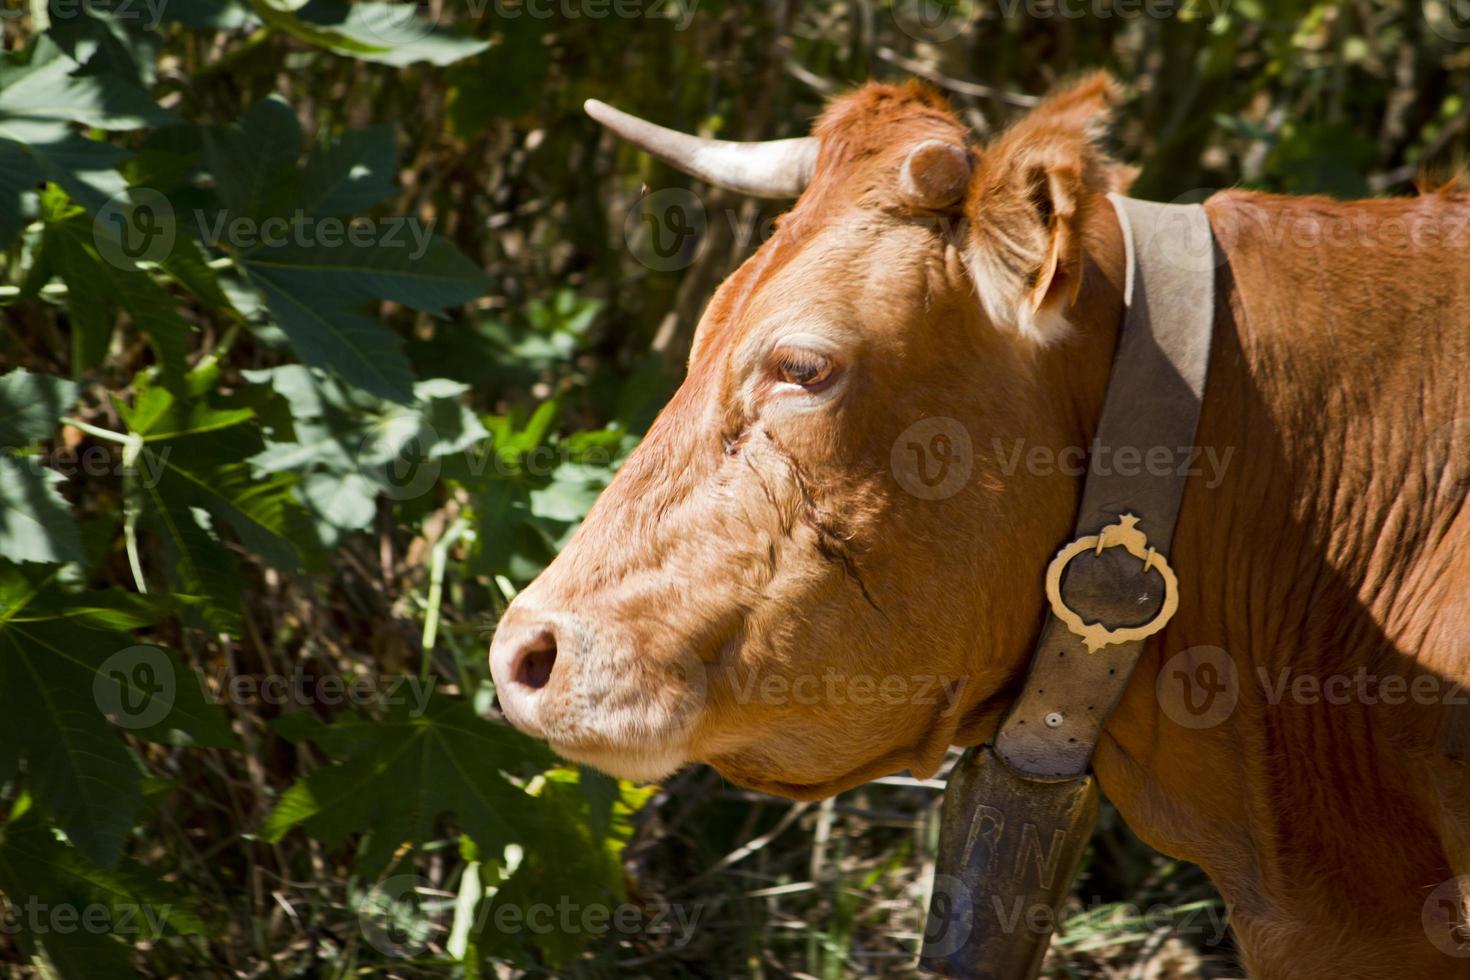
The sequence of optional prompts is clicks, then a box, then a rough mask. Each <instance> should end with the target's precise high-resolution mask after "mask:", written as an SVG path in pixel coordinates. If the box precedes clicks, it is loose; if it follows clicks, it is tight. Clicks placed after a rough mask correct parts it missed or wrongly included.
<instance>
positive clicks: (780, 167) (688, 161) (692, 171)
mask: <svg viewBox="0 0 1470 980" xmlns="http://www.w3.org/2000/svg"><path fill="white" fill-rule="evenodd" d="M583 108H585V109H586V110H587V115H589V116H591V117H592V118H593V119H595V120H597V121H598V122H599V123H601V124H602V125H604V126H606V127H607V128H608V129H610V130H612V131H613V132H614V133H617V134H618V135H619V136H621V137H622V138H623V139H625V140H627V141H628V142H629V143H632V144H633V145H635V146H638V147H641V148H643V149H645V150H647V151H648V152H649V153H651V154H653V155H654V156H656V157H658V158H659V159H660V160H662V161H663V162H664V163H667V164H668V165H669V166H671V167H676V168H678V169H679V170H682V171H684V173H686V174H689V175H690V176H692V177H698V178H699V179H700V180H705V181H708V182H710V183H711V184H714V185H716V186H717V187H724V188H726V189H728V190H732V191H738V192H739V193H741V194H750V195H752V196H753V197H797V196H799V195H800V194H801V192H802V190H803V189H804V188H805V187H806V185H807V183H808V181H810V180H811V179H812V168H813V166H814V165H815V164H816V162H817V141H816V140H815V139H814V138H813V137H810V136H802V137H799V138H797V139H789V140H768V141H765V142H761V143H735V142H732V141H730V140H711V139H703V138H701V137H698V136H690V135H689V134H688V133H680V132H677V131H675V130H672V129H665V128H664V127H662V126H657V125H654V124H653V123H651V122H649V121H648V120H646V119H639V118H638V117H637V116H630V115H628V114H627V113H626V112H623V111H621V110H619V109H614V108H613V107H612V106H610V105H608V104H607V103H606V102H599V101H597V100H596V99H588V100H587V102H586V103H585V104H584V106H583Z"/></svg>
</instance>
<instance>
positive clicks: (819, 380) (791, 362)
mask: <svg viewBox="0 0 1470 980" xmlns="http://www.w3.org/2000/svg"><path fill="white" fill-rule="evenodd" d="M836 368H837V365H836V364H835V363H834V362H833V360H832V359H831V358H830V357H827V356H826V355H824V354H819V353H817V352H816V351H811V350H779V351H777V352H776V356H775V369H776V376H777V377H778V378H779V379H780V380H781V381H784V382H785V383H787V384H793V385H798V386H800V387H802V388H805V389H807V390H808V391H812V390H815V389H818V388H822V387H824V386H825V385H826V384H827V382H829V381H831V380H832V376H833V374H834V373H835V372H836Z"/></svg>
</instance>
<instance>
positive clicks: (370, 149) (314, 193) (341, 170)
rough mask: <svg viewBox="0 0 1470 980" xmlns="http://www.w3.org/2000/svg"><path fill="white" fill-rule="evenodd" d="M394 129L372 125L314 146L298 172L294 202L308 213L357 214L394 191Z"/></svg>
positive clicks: (384, 199) (395, 189)
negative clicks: (298, 194)
mask: <svg viewBox="0 0 1470 980" xmlns="http://www.w3.org/2000/svg"><path fill="white" fill-rule="evenodd" d="M394 156H395V154H394V149H393V128H392V127H391V126H374V127H372V128H371V129H354V130H350V131H348V132H346V133H343V134H342V136H341V138H339V139H337V140H335V141H327V142H324V143H322V144H321V145H320V146H318V147H316V149H314V150H313V151H312V154H311V156H310V157H308V158H307V161H306V166H305V168H304V169H303V171H302V174H301V196H300V199H299V200H298V201H297V204H298V205H299V206H300V207H301V209H302V210H303V211H304V212H306V213H307V214H319V215H344V214H359V213H361V212H363V211H366V210H368V209H369V208H371V207H373V206H374V205H376V204H381V203H382V202H383V201H386V200H387V199H388V198H390V197H392V196H393V195H394V193H395V192H396V191H397V188H396V187H395V186H394V183H393V170H394V166H395V160H394Z"/></svg>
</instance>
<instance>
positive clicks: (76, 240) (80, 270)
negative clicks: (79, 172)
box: [42, 213, 193, 381]
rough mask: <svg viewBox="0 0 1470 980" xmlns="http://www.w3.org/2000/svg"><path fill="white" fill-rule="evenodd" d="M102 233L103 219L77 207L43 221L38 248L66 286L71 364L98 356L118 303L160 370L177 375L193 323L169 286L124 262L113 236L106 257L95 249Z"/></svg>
mask: <svg viewBox="0 0 1470 980" xmlns="http://www.w3.org/2000/svg"><path fill="white" fill-rule="evenodd" d="M107 233H108V229H106V227H105V226H104V225H102V224H101V223H99V222H95V221H93V220H91V219H90V218H88V217H87V216H86V215H84V214H79V213H74V214H70V215H68V216H67V217H65V218H63V219H60V220H48V221H47V222H46V233H45V238H44V241H43V244H42V248H43V249H44V250H45V252H46V256H47V260H48V261H49V262H50V263H51V267H52V269H53V270H55V272H56V273H57V274H58V275H59V276H61V278H62V279H63V280H64V281H65V282H66V285H67V289H68V301H69V302H68V309H69V312H70V314H71V320H72V327H73V330H72V346H73V369H74V370H76V371H81V370H84V369H86V368H89V367H93V366H95V365H97V364H98V363H100V362H101V360H102V358H103V355H104V354H106V352H107V345H108V341H109V339H110V337H111V335H112V327H113V323H114V321H115V319H116V311H117V309H118V308H119V307H121V308H122V309H123V310H126V311H127V314H128V316H129V318H130V319H131V320H132V321H133V325H134V326H135V327H137V328H138V330H139V331H140V332H141V333H143V334H144V335H145V336H147V338H148V341H149V344H150V345H151V346H152V347H153V350H154V352H155V354H156V355H157V357H158V361H159V364H160V366H161V368H162V370H163V372H164V375H165V376H166V377H170V378H172V379H175V380H176V381H178V380H181V379H182V377H183V374H184V371H185V369H186V365H185V357H186V356H187V354H188V348H189V338H190V336H191V335H192V333H193V328H192V327H190V326H189V324H188V323H187V322H186V321H185V320H184V318H183V317H181V316H180V315H179V312H178V309H177V306H176V304H175V302H174V298H173V297H172V296H171V295H170V294H169V292H168V290H166V289H164V288H163V287H162V286H160V285H159V284H158V283H156V282H154V281H153V279H152V278H151V277H150V276H149V275H148V274H147V273H146V272H144V271H142V270H141V269H139V268H138V267H137V266H136V265H132V264H131V263H130V262H128V260H127V257H126V251H125V249H123V248H122V246H121V245H120V244H119V243H117V242H116V240H113V242H112V244H113V245H114V246H115V247H114V248H109V249H107V254H106V257H104V255H103V254H101V252H99V247H98V246H99V244H101V243H102V242H101V239H102V237H103V236H104V235H105V234H107ZM124 263H127V264H124Z"/></svg>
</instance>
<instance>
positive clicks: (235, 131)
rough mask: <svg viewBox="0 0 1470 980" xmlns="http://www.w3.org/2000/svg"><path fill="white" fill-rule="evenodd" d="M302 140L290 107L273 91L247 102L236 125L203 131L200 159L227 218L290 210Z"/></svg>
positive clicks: (252, 217)
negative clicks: (266, 95)
mask: <svg viewBox="0 0 1470 980" xmlns="http://www.w3.org/2000/svg"><path fill="white" fill-rule="evenodd" d="M301 142H302V135H301V124H300V123H298V122H297V121H296V113H295V111H294V110H293V109H292V108H291V107H290V106H289V105H287V104H286V102H285V100H284V99H282V98H281V97H280V96H277V95H272V96H270V97H269V98H266V99H262V100H261V101H259V102H257V103H256V104H255V105H253V106H251V108H250V110H249V111H248V112H246V113H245V115H244V116H242V117H241V119H240V122H239V124H238V125H229V126H215V127H211V128H209V129H206V130H205V131H204V160H205V163H206V165H207V166H208V167H209V171H210V173H211V174H213V176H214V182H215V190H216V192H217V193H218V194H219V197H220V200H221V201H222V202H223V203H224V206H225V208H226V209H227V214H226V217H227V218H228V219H229V220H235V219H241V218H243V219H247V220H251V221H257V222H258V221H259V220H260V219H263V218H265V217H267V216H270V215H278V214H286V213H289V208H288V207H287V204H288V202H289V201H290V200H291V199H292V198H293V197H294V196H295V194H296V177H297V173H296V160H297V158H298V157H299V156H300V155H301Z"/></svg>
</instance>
